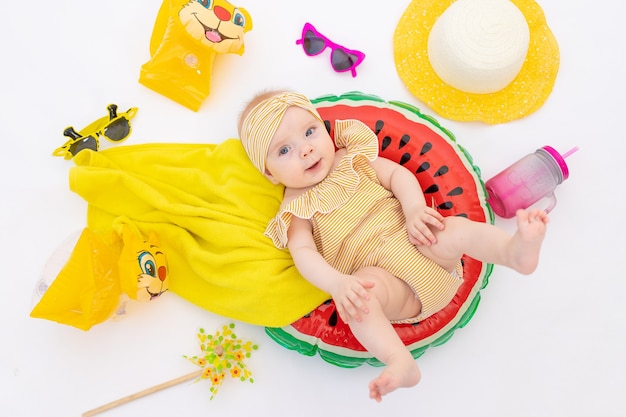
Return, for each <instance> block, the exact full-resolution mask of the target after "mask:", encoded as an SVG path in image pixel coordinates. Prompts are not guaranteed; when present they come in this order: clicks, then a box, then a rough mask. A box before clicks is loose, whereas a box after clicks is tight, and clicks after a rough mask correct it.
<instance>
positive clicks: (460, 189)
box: [448, 187, 463, 196]
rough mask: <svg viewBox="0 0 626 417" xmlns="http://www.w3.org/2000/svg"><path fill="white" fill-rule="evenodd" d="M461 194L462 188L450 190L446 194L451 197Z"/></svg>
mask: <svg viewBox="0 0 626 417" xmlns="http://www.w3.org/2000/svg"><path fill="white" fill-rule="evenodd" d="M461 194H463V187H455V188H453V189H451V190H450V192H449V193H448V195H450V196H452V195H461Z"/></svg>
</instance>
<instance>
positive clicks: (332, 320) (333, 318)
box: [328, 310, 337, 327]
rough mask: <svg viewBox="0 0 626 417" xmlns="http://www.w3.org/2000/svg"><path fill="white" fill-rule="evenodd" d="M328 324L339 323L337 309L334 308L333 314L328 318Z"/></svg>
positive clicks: (331, 325)
mask: <svg viewBox="0 0 626 417" xmlns="http://www.w3.org/2000/svg"><path fill="white" fill-rule="evenodd" d="M328 325H329V326H330V327H335V326H336V325H337V310H333V314H331V315H330V317H329V318H328Z"/></svg>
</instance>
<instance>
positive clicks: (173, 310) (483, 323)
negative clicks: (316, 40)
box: [0, 0, 626, 417]
mask: <svg viewBox="0 0 626 417" xmlns="http://www.w3.org/2000/svg"><path fill="white" fill-rule="evenodd" d="M240 4H241V5H242V6H244V7H246V8H247V9H248V10H249V11H250V12H251V14H252V16H253V19H254V29H253V30H252V31H251V32H249V33H248V35H247V37H246V49H247V50H246V53H245V54H244V55H243V56H242V57H239V56H236V55H228V56H222V57H218V59H217V62H216V65H215V68H214V72H213V76H214V77H213V83H212V86H213V91H212V93H211V95H210V96H209V98H208V99H207V100H206V101H205V102H204V104H203V106H202V108H201V110H200V111H199V112H198V113H194V112H192V111H190V110H188V109H186V108H184V107H182V106H180V105H178V104H176V103H174V102H173V101H170V100H169V99H167V98H165V97H163V96H160V95H158V94H156V93H154V92H152V91H151V90H149V89H147V88H145V87H144V86H142V85H140V84H139V83H138V82H137V78H138V75H139V68H140V66H141V65H142V64H143V63H144V62H145V61H146V60H147V59H148V44H149V39H150V35H151V32H152V26H153V22H154V18H155V17H156V12H157V10H158V8H159V5H160V2H159V1H156V0H155V1H152V2H134V1H132V2H131V1H121V0H110V1H101V2H85V1H77V0H74V1H70V0H60V1H55V2H37V3H32V2H3V3H2V5H1V6H0V11H1V12H2V15H3V16H5V18H4V20H3V24H2V25H0V39H2V50H3V59H2V61H3V64H2V71H3V77H2V81H1V82H2V88H1V90H0V91H1V92H2V102H3V109H2V112H1V113H0V119H1V123H0V136H1V137H2V139H3V141H4V147H3V152H1V156H0V158H1V161H2V162H1V163H0V195H1V197H0V240H1V241H0V242H1V246H0V247H1V248H2V275H3V280H2V282H3V284H2V290H1V291H0V309H2V310H1V311H2V314H0V325H1V329H2V343H0V385H1V388H2V389H1V390H0V409H1V410H2V415H5V416H11V417H22V416H28V417H56V416H59V417H68V416H79V415H80V414H81V413H82V412H84V411H87V410H89V409H92V408H95V407H97V406H99V405H102V404H104V403H107V402H109V401H112V400H115V399H117V398H119V397H123V396H125V395H128V394H131V393H134V392H136V391H139V390H142V389H144V388H147V387H150V386H152V385H156V384H158V383H161V382H164V381H167V380H170V379H173V378H176V377H178V376H181V375H184V374H186V373H188V372H191V371H193V370H194V369H196V368H195V367H194V366H193V365H192V364H191V363H188V362H186V361H185V360H184V359H183V358H182V355H184V354H193V353H194V352H195V351H196V349H197V345H196V340H195V333H196V330H197V328H198V327H200V326H204V327H205V328H207V329H212V328H217V327H218V326H220V325H221V324H222V323H224V322H226V321H227V320H226V319H224V318H222V317H218V316H215V315H213V314H211V313H209V312H207V311H204V310H201V309H199V308H197V307H195V306H193V305H191V304H190V303H189V302H187V301H185V300H183V299H181V298H179V297H177V296H176V295H174V294H168V295H167V296H165V297H164V298H163V299H162V300H159V302H158V303H157V304H154V305H151V306H146V307H145V308H140V309H138V310H137V311H134V312H133V314H132V315H129V316H128V317H127V318H126V319H124V320H122V321H119V322H105V323H103V324H101V325H98V326H96V327H95V328H93V329H92V330H91V331H89V332H82V331H80V330H77V329H74V328H71V327H67V326H62V325H59V324H56V323H53V322H49V321H46V320H39V319H31V318H29V316H28V315H29V312H30V309H31V307H32V305H31V297H32V293H33V290H34V287H35V283H36V282H37V280H38V279H39V278H40V276H41V274H42V272H43V270H44V267H45V264H46V261H47V259H48V258H49V256H50V255H51V254H52V253H53V252H54V251H55V249H56V248H57V247H58V246H59V245H60V244H61V243H62V242H63V241H64V240H65V239H66V238H67V237H68V236H70V235H72V233H75V232H76V231H77V230H80V229H82V228H83V227H84V226H85V214H86V212H85V207H86V204H85V202H84V201H83V200H82V199H81V198H79V197H78V196H76V195H75V194H73V193H71V192H70V191H69V188H68V184H67V172H68V169H69V168H70V166H71V165H72V163H71V162H68V161H64V160H63V159H61V158H53V157H52V156H51V155H50V153H51V151H52V150H53V149H54V148H55V147H56V146H59V145H60V144H61V143H62V142H63V137H62V135H61V132H62V130H63V128H64V127H66V126H67V125H69V124H74V125H78V126H81V125H82V126H84V125H86V124H87V123H89V122H91V121H92V120H93V119H95V118H96V117H100V116H101V115H102V114H103V111H104V107H105V106H106V104H108V103H110V102H115V103H117V104H119V106H120V107H121V108H123V109H126V108H128V107H130V106H138V107H139V113H138V115H137V116H136V118H135V119H134V120H133V128H134V131H133V134H132V136H131V138H130V139H129V140H128V141H127V142H126V143H127V144H134V143H143V142H213V143H216V142H220V141H222V140H224V139H226V138H228V137H234V136H236V128H235V120H236V117H237V115H238V113H239V111H240V109H241V107H242V105H243V103H244V102H245V101H246V100H248V99H249V97H250V96H251V95H252V94H253V93H255V92H256V91H258V90H261V89H264V88H271V87H283V86H284V87H290V88H294V89H298V90H301V91H302V92H304V93H305V94H308V95H309V96H312V97H315V96H319V95H323V94H330V93H332V94H340V93H343V92H347V91H351V90H359V91H363V92H366V93H371V94H376V95H379V96H380V97H382V98H384V99H386V100H399V101H405V102H408V103H412V104H415V105H417V106H418V107H420V108H421V109H422V110H423V111H424V113H426V114H431V115H434V116H435V117H437V118H438V119H439V120H440V122H441V123H442V124H443V125H444V126H445V127H447V128H449V129H450V130H451V131H452V132H454V134H455V135H456V137H457V140H458V142H459V143H460V144H461V145H463V146H464V147H465V148H466V149H467V150H468V151H469V152H470V154H471V155H472V156H473V157H474V159H475V163H476V164H477V165H479V166H480V167H481V169H482V172H483V176H484V178H485V179H487V178H490V177H491V176H492V175H495V174H496V173H497V172H499V171H500V170H501V169H503V168H504V167H505V166H507V165H509V164H510V163H512V162H513V161H515V160H517V159H519V158H520V157H522V156H523V155H525V154H527V153H529V152H532V151H534V150H535V149H536V148H538V147H540V146H543V145H547V144H549V145H551V146H553V147H555V148H556V149H558V150H561V151H562V152H564V151H566V150H568V149H570V148H571V147H573V146H574V145H578V146H579V147H580V151H579V152H578V153H576V154H575V155H573V156H572V157H571V158H569V160H568V163H569V166H570V170H571V176H570V179H569V180H567V181H566V182H565V183H564V184H562V185H561V186H560V187H559V189H558V199H559V203H558V205H557V207H556V209H555V210H554V211H553V212H552V216H551V222H550V225H549V235H548V237H547V239H546V242H545V246H544V250H543V256H542V259H541V265H540V266H539V268H538V270H537V271H536V273H535V274H534V275H532V276H530V277H522V276H519V275H517V274H515V273H512V272H510V271H508V270H505V269H503V268H498V267H496V268H495V270H494V272H493V274H492V277H491V280H490V283H489V286H488V287H487V288H486V289H485V290H484V291H483V292H482V294H483V298H482V302H481V305H480V307H479V309H478V312H477V313H476V315H475V316H474V318H473V319H472V320H471V322H470V323H469V324H468V326H467V327H465V328H464V329H461V330H459V331H458V332H457V333H456V334H455V335H454V337H453V338H452V339H451V340H450V341H448V342H446V343H445V344H444V345H442V346H439V347H436V348H433V349H430V350H429V351H428V352H426V354H425V355H424V356H423V357H422V358H421V359H419V364H420V366H421V369H422V373H423V379H422V382H421V383H420V384H419V385H418V386H417V387H415V388H411V389H402V390H399V391H397V392H395V393H393V394H392V395H389V396H388V397H386V398H385V399H384V401H383V402H382V403H381V404H377V403H374V402H372V401H371V400H369V399H368V397H367V384H368V382H369V380H370V379H371V378H373V377H374V376H375V375H376V374H377V373H378V372H379V371H380V369H377V368H371V367H367V366H365V367H360V368H357V369H352V370H347V369H342V368H337V367H334V366H331V365H329V364H326V363H325V362H324V361H323V360H322V359H320V358H319V357H317V356H316V357H304V356H301V355H299V354H296V353H294V352H291V351H287V350H285V349H283V348H282V347H280V346H278V345H277V344H275V343H274V342H272V341H271V340H269V339H268V338H267V337H266V336H265V334H264V332H263V329H262V328H256V327H253V326H250V325H246V324H243V323H237V334H238V335H239V336H240V337H242V338H247V339H250V340H253V341H254V342H256V343H258V344H259V346H260V348H259V350H258V351H256V352H254V354H253V356H252V358H251V359H250V360H249V361H248V364H249V366H250V368H251V369H252V371H253V374H254V377H255V379H256V382H255V383H254V384H243V383H240V382H238V381H233V380H227V381H226V383H225V384H224V386H223V387H222V389H221V391H220V393H219V394H218V396H217V397H216V398H215V399H214V400H212V401H209V394H208V388H209V386H208V383H207V382H200V383H197V384H191V383H186V384H182V385H180V386H177V387H174V388H170V389H168V390H166V391H162V392H160V393H158V394H155V395H152V396H150V397H147V398H143V399H140V400H137V401H135V402H133V403H130V404H127V405H125V406H122V407H119V408H116V409H114V410H111V411H109V412H107V413H106V414H103V416H107V417H122V416H141V415H151V416H172V415H184V416H188V417H192V416H206V415H210V416H220V415H221V416H226V415H228V416H244V415H245V416H252V415H262V416H264V415H279V416H292V415H298V416H316V417H319V416H324V415H344V416H392V415H397V416H402V415H413V416H456V415H464V416H482V417H500V416H533V417H540V416H590V415H595V416H605V417H606V416H623V415H625V413H626V411H625V410H624V406H623V394H624V392H625V388H626V366H625V360H624V352H626V308H625V307H624V294H625V293H626V277H624V273H623V267H622V265H621V260H622V259H623V258H624V255H625V253H626V250H625V249H626V245H625V243H624V235H625V232H626V230H625V226H624V225H625V222H624V219H623V216H624V212H626V203H625V200H624V195H623V190H624V185H623V181H624V173H623V166H624V163H623V160H624V156H625V155H626V141H625V138H624V133H623V126H624V125H623V123H624V110H625V106H624V95H625V94H626V75H625V74H626V72H625V71H624V66H625V65H626V57H625V49H624V48H623V46H620V45H621V40H623V39H625V38H626V29H625V25H624V24H623V21H622V20H623V16H624V15H625V14H626V5H625V3H623V2H618V1H613V2H608V1H606V2H600V3H594V4H593V5H591V4H590V3H589V2H585V1H582V0H573V1H570V2H567V4H564V3H563V2H561V1H556V0H544V1H541V2H540V4H541V6H542V8H543V10H544V12H545V13H546V16H547V18H548V22H549V24H550V27H551V28H552V30H553V32H554V33H555V35H556V38H557V40H558V41H559V44H560V48H561V68H560V72H559V75H558V77H557V80H556V85H555V87H554V90H553V92H552V95H551V96H550V98H549V99H548V101H547V102H546V104H545V105H544V106H543V107H542V108H541V109H539V110H538V111H537V112H536V113H534V114H532V115H530V116H528V117H526V118H525V119H522V120H519V121H515V122H511V123H507V124H504V125H497V126H489V125H485V124H481V123H459V122H453V121H449V120H445V119H443V118H440V117H438V116H437V115H435V114H434V113H432V111H431V110H430V109H428V108H426V107H425V106H424V105H423V104H422V103H420V102H419V101H418V100H417V99H415V98H413V97H412V96H411V95H410V94H409V93H408V91H407V90H406V89H405V87H404V85H403V84H402V83H401V81H400V80H399V78H398V76H397V74H396V71H395V66H394V62H393V48H392V45H393V44H392V37H393V32H394V29H395V26H396V22H397V20H398V19H399V18H400V16H401V14H402V12H403V11H404V9H405V8H406V6H407V5H408V4H409V0H402V1H392V2H384V3H380V2H374V1H341V2H340V1H336V0H332V1H330V0H320V1H317V2H314V3H307V5H306V6H305V5H300V4H298V5H296V3H294V2H292V1H287V0H265V1H263V2H260V1H254V0H248V1H247V2H243V1H242V2H241V3H240ZM305 21H310V22H311V23H313V24H314V25H315V26H316V27H317V28H318V29H319V30H320V31H321V32H322V33H324V34H326V35H327V36H328V37H329V38H331V39H333V40H334V41H335V42H337V43H340V44H343V45H345V46H347V47H349V48H353V49H361V50H363V51H364V52H365V53H366V54H367V58H366V59H365V61H364V63H363V64H362V65H361V66H360V67H359V68H358V69H357V72H358V77H356V78H352V77H350V75H349V74H337V73H335V72H333V71H332V70H331V69H330V67H329V63H328V61H329V58H328V52H325V53H324V54H322V55H321V56H318V57H315V58H309V57H307V56H306V55H305V54H304V53H303V52H302V50H301V48H300V47H299V46H296V45H295V40H296V39H297V38H298V36H299V35H300V31H301V28H302V25H303V23H304V22H305ZM497 224H499V225H501V226H503V227H506V228H512V226H513V223H512V222H511V221H502V220H500V219H498V220H497Z"/></svg>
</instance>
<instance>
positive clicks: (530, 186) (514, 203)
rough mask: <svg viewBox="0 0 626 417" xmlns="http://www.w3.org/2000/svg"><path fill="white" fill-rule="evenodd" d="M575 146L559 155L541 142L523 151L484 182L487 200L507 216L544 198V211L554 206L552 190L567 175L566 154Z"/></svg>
mask: <svg viewBox="0 0 626 417" xmlns="http://www.w3.org/2000/svg"><path fill="white" fill-rule="evenodd" d="M577 150H578V148H577V147H575V148H573V149H571V150H569V151H568V152H566V153H565V154H563V155H561V154H560V153H559V152H557V151H556V150H555V149H554V148H552V147H550V146H544V147H542V148H539V149H537V150H536V151H535V153H532V154H529V155H526V156H525V157H523V158H522V159H520V160H519V161H517V162H515V163H514V164H513V165H511V166H510V167H508V168H506V169H505V170H504V171H502V172H500V173H499V174H497V175H496V176H494V177H493V178H491V179H490V180H488V181H487V182H486V183H485V188H486V189H487V194H488V197H487V202H488V203H489V204H490V205H491V208H492V209H493V211H494V212H495V213H496V214H497V215H498V216H500V217H504V218H506V219H509V218H511V217H513V216H515V212H516V211H517V210H518V209H525V208H528V207H530V206H531V205H533V204H534V203H536V202H537V201H539V200H541V199H542V198H547V204H548V205H547V207H546V208H545V211H546V213H549V212H550V210H552V209H553V208H554V207H555V206H556V196H555V195H554V190H555V189H556V186H557V185H559V184H560V183H562V182H563V181H564V180H566V179H567V178H568V177H569V169H568V168H567V164H566V163H565V158H566V157H568V156H569V155H571V154H572V153H574V152H576V151H577Z"/></svg>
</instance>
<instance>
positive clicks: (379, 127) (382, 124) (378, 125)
mask: <svg viewBox="0 0 626 417" xmlns="http://www.w3.org/2000/svg"><path fill="white" fill-rule="evenodd" d="M383 127H385V122H383V121H382V120H376V129H375V130H374V133H376V136H378V134H379V133H380V131H381V130H383Z"/></svg>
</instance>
